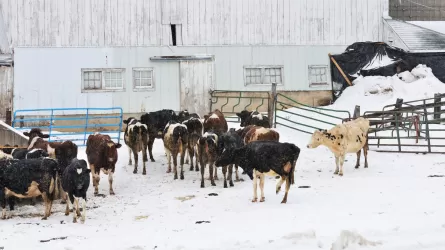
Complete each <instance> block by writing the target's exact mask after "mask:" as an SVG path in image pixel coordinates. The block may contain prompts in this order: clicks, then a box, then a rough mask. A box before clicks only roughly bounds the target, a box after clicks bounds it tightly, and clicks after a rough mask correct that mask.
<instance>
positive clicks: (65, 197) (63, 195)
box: [56, 178, 67, 204]
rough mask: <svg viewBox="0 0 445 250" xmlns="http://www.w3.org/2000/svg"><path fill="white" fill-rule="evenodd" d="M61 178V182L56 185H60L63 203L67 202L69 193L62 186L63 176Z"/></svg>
mask: <svg viewBox="0 0 445 250" xmlns="http://www.w3.org/2000/svg"><path fill="white" fill-rule="evenodd" d="M58 179H59V183H56V185H59V190H60V196H61V198H62V202H61V203H62V204H64V203H66V200H67V195H66V192H65V191H64V190H63V187H62V178H58Z"/></svg>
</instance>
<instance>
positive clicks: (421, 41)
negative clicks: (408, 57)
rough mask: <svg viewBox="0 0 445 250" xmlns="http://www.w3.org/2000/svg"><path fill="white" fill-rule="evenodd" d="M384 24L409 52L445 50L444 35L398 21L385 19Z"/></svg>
mask: <svg viewBox="0 0 445 250" xmlns="http://www.w3.org/2000/svg"><path fill="white" fill-rule="evenodd" d="M386 22H387V23H388V25H389V26H390V27H391V28H392V29H393V30H394V32H395V33H396V34H397V35H398V36H399V37H400V39H402V41H403V42H404V43H405V44H406V46H407V47H408V49H409V51H434V50H445V34H442V33H439V32H436V31H434V30H430V29H427V28H423V27H420V26H417V25H414V24H411V23H407V22H404V21H400V20H395V19H386Z"/></svg>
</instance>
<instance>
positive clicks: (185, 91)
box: [179, 60, 215, 116]
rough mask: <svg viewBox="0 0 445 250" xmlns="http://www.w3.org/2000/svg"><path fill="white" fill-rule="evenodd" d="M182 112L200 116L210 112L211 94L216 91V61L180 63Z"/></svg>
mask: <svg viewBox="0 0 445 250" xmlns="http://www.w3.org/2000/svg"><path fill="white" fill-rule="evenodd" d="M179 65H180V66H179V68H180V79H181V80H180V81H181V110H184V109H187V110H188V111H189V112H190V113H198V114H199V115H200V116H202V115H204V114H206V113H208V112H209V111H210V93H209V90H211V89H214V87H215V86H214V79H215V78H214V61H213V60H189V61H180V63H179Z"/></svg>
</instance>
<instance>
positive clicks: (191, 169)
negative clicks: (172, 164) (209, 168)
mask: <svg viewBox="0 0 445 250" xmlns="http://www.w3.org/2000/svg"><path fill="white" fill-rule="evenodd" d="M185 164H188V163H187V162H186V163H185ZM190 171H193V166H191V167H190Z"/></svg>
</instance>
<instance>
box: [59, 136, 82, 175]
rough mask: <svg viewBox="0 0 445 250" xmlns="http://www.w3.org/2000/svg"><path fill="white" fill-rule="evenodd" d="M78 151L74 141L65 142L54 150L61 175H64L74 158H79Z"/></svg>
mask: <svg viewBox="0 0 445 250" xmlns="http://www.w3.org/2000/svg"><path fill="white" fill-rule="evenodd" d="M77 151H78V147H77V145H76V144H74V143H73V142H72V141H64V142H63V143H62V144H60V145H59V146H58V147H56V148H55V149H54V153H55V155H56V159H57V162H58V163H59V167H60V172H61V173H63V171H64V170H65V168H66V167H67V166H68V165H69V163H70V162H71V161H72V160H73V159H74V158H77Z"/></svg>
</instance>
